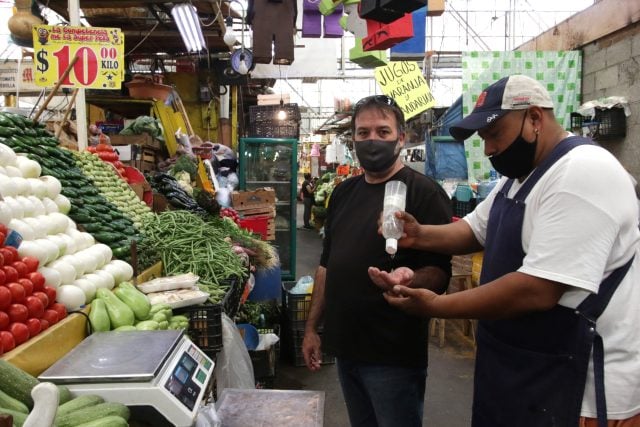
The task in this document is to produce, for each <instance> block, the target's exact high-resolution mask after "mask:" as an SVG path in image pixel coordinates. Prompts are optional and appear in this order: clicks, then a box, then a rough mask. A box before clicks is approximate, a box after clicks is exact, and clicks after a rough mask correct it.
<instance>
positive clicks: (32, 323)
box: [27, 318, 42, 338]
mask: <svg viewBox="0 0 640 427" xmlns="http://www.w3.org/2000/svg"><path fill="white" fill-rule="evenodd" d="M27 327H28V328H29V337H31V338H33V337H35V336H36V335H38V334H39V333H40V331H41V330H42V324H41V323H40V319H34V318H31V319H27Z"/></svg>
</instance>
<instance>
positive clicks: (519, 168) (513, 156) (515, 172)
mask: <svg viewBox="0 0 640 427" xmlns="http://www.w3.org/2000/svg"><path fill="white" fill-rule="evenodd" d="M526 119H527V113H526V111H525V113H524V118H523V119H522V126H521V127H520V133H519V134H518V136H517V137H516V139H515V140H514V141H513V142H512V143H511V145H510V146H508V147H507V149H506V150H504V151H503V152H502V153H500V154H496V155H493V156H491V157H489V161H490V162H491V164H492V165H493V168H494V169H495V170H496V171H497V172H498V173H500V174H501V175H504V176H506V177H508V178H512V179H515V178H521V177H525V176H528V175H529V174H530V173H531V171H532V170H533V161H534V159H535V156H536V146H537V145H538V134H537V133H536V139H535V140H534V141H533V142H529V141H527V140H526V139H524V138H523V137H522V129H524V123H525V120H526Z"/></svg>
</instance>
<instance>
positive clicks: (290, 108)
mask: <svg viewBox="0 0 640 427" xmlns="http://www.w3.org/2000/svg"><path fill="white" fill-rule="evenodd" d="M281 110H282V111H284V112H285V113H287V120H293V121H296V122H299V121H300V108H298V104H295V103H293V104H282V105H280V104H274V105H252V106H250V107H249V122H250V123H256V122H265V121H275V120H277V118H278V112H279V111H281Z"/></svg>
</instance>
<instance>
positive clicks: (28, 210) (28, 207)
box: [16, 196, 35, 217]
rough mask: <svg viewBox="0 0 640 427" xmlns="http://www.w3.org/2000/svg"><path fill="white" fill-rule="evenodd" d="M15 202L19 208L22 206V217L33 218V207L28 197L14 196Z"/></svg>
mask: <svg viewBox="0 0 640 427" xmlns="http://www.w3.org/2000/svg"><path fill="white" fill-rule="evenodd" d="M16 202H18V203H20V206H22V215H24V216H25V217H28V216H34V214H33V211H34V209H35V207H34V206H33V203H31V200H29V198H28V197H25V196H16Z"/></svg>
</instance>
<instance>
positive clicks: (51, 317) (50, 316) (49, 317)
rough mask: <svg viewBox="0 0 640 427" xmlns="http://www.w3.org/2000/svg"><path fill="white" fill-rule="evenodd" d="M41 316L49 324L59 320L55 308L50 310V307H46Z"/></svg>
mask: <svg viewBox="0 0 640 427" xmlns="http://www.w3.org/2000/svg"><path fill="white" fill-rule="evenodd" d="M42 318H43V319H44V320H46V321H47V322H49V326H51V325H55V324H56V323H58V320H60V319H59V318H58V312H57V311H55V310H52V309H50V308H48V309H46V310H45V311H44V314H43V315H42Z"/></svg>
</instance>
